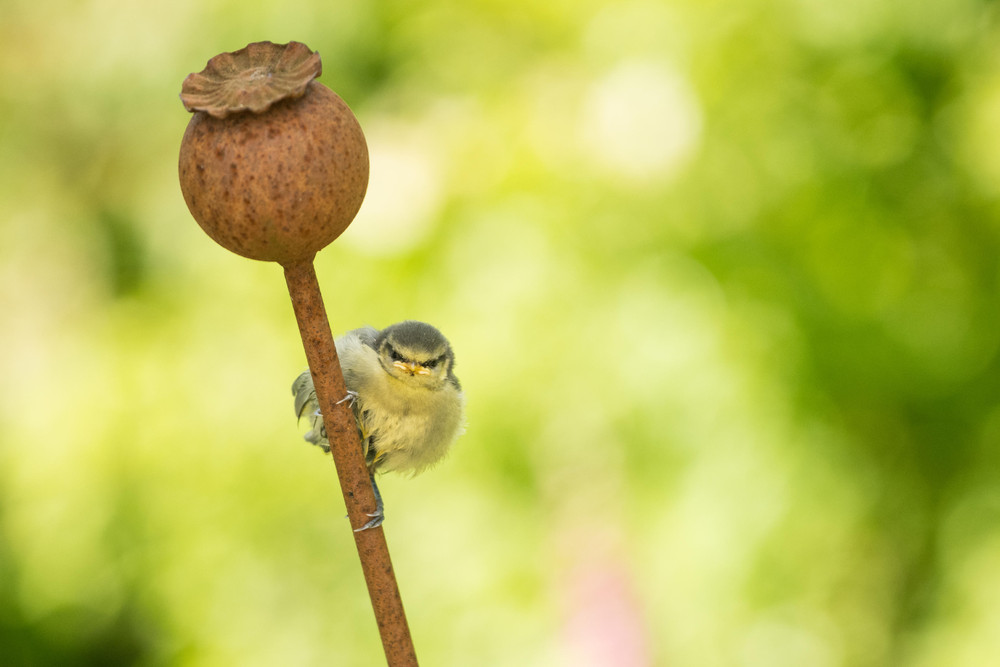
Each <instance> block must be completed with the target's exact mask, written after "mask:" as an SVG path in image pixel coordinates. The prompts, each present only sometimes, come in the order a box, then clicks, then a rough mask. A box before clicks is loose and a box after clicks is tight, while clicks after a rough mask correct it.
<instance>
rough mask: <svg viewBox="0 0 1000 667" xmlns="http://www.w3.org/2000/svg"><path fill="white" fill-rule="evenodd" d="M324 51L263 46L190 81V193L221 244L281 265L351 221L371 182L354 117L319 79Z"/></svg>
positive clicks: (183, 157) (185, 170) (213, 63)
mask: <svg viewBox="0 0 1000 667" xmlns="http://www.w3.org/2000/svg"><path fill="white" fill-rule="evenodd" d="M321 71H322V66H321V64H320V59H319V54H318V53H316V52H313V51H310V50H309V48H308V47H307V46H305V45H304V44H301V43H299V42H291V43H289V44H282V45H279V44H273V43H271V42H256V43H253V44H250V45H248V46H246V47H245V48H243V49H240V50H239V51H235V52H233V53H223V54H220V55H218V56H216V57H214V58H212V59H211V60H209V61H208V64H207V66H206V67H205V69H204V70H203V71H201V72H199V73H196V74H191V75H190V76H188V77H187V79H185V81H184V85H183V87H182V92H181V100H182V101H183V102H184V106H185V107H186V108H187V109H188V110H189V111H192V112H193V113H194V116H193V117H192V118H191V121H190V122H189V123H188V126H187V130H186V131H185V132H184V138H183V140H182V141H181V150H180V160H179V172H180V184H181V191H182V192H183V194H184V201H185V202H186V203H187V206H188V209H189V210H190V211H191V215H192V216H194V219H195V220H196V221H197V222H198V224H199V225H200V226H201V228H202V229H204V230H205V232H206V233H207V234H208V235H209V236H210V237H212V239H214V240H215V241H216V242H217V243H219V244H220V245H222V246H223V247H225V248H228V249H229V250H231V251H233V252H235V253H237V254H239V255H242V256H244V257H249V258H251V259H259V260H267V261H274V262H278V263H280V264H282V265H285V266H287V265H289V264H294V263H296V262H301V261H305V260H309V259H311V258H312V256H313V255H315V254H316V252H318V251H319V250H321V249H322V248H324V247H325V246H326V245H328V244H329V243H330V242H332V241H333V240H334V239H336V238H337V237H338V236H340V234H341V233H343V231H344V230H345V229H347V226H348V225H350V224H351V221H352V220H353V219H354V216H355V215H357V212H358V209H359V208H360V207H361V202H362V200H363V199H364V196H365V190H366V189H367V186H368V148H367V145H366V144H365V137H364V134H363V133H362V131H361V126H360V125H359V124H358V121H357V119H356V118H355V117H354V114H353V113H352V112H351V110H350V108H348V106H347V104H346V103H344V101H343V100H342V99H340V97H338V96H337V94H336V93H334V92H333V91H331V90H330V89H329V88H327V87H326V86H324V85H322V84H321V83H319V82H317V81H314V80H313V79H315V78H316V77H317V76H318V75H319V74H320V72H321Z"/></svg>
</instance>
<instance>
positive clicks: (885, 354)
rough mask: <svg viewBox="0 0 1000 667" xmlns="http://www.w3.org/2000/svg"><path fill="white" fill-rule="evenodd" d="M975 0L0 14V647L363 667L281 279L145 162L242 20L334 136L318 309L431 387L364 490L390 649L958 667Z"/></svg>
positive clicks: (9, 5) (977, 461)
mask: <svg viewBox="0 0 1000 667" xmlns="http://www.w3.org/2000/svg"><path fill="white" fill-rule="evenodd" d="M997 12H998V10H997V7H996V3H990V2H983V1H975V0H930V1H929V2H924V3H909V4H908V3H901V2H889V1H888V0H881V1H875V2H871V1H870V0H846V2H837V3H832V4H831V3H827V2H820V1H819V0H784V1H779V2H764V1H763V0H759V1H758V0H748V1H747V2H741V3H723V2H707V3H705V2H694V1H683V0H677V1H674V2H655V1H652V0H626V1H625V2H620V3H601V2H594V1H591V0H578V1H576V2H567V1H565V0H553V1H550V2H545V3H528V2H511V1H508V0H504V1H500V0H473V1H466V2H454V1H447V0H431V1H429V2H424V3H408V2H402V1H399V0H388V1H381V2H374V3H328V2H320V1H300V2H298V3H294V4H288V3H278V2H263V1H247V0H243V1H242V2H235V1H229V2H226V1H214V0H210V1H207V2H199V3H195V2H189V1H186V0H179V1H175V2H172V3H162V4H161V5H158V6H155V7H153V6H147V5H146V3H134V2H125V1H124V0H102V1H100V2H97V1H93V2H69V1H54V2H47V3H40V2H27V1H26V0H4V1H3V4H2V5H0V73H2V76H3V84H2V86H0V298H2V301H0V304H2V316H0V317H2V320H0V377H2V378H3V381H2V385H0V388H2V389H0V391H2V394H0V663H2V664H4V665H329V664H337V665H375V664H379V663H380V662H381V661H382V653H381V646H380V644H379V640H378V634H377V632H376V628H375V624H374V620H373V616H372V613H371V610H370V607H369V603H368V599H367V596H366V591H365V588H364V583H363V580H362V577H361V573H360V568H359V565H358V562H357V556H356V552H355V549H354V545H353V540H352V537H351V535H350V532H349V530H348V526H347V523H346V522H345V521H344V519H343V518H342V517H343V514H344V509H343V501H342V499H341V497H340V491H339V489H338V487H337V485H336V477H335V472H334V469H333V466H332V463H331V462H330V460H329V459H328V458H327V457H324V456H323V455H321V454H320V453H319V452H318V451H316V450H315V449H312V448H310V447H308V446H306V445H305V444H303V443H302V441H301V438H300V436H301V433H302V431H303V430H304V428H296V424H295V420H294V415H293V410H292V403H291V395H290V392H289V386H290V383H291V381H292V379H293V378H294V377H295V375H296V374H297V373H298V372H299V371H300V370H301V369H302V368H303V367H304V363H305V362H304V355H303V353H302V348H301V342H300V341H299V339H298V334H297V330H296V327H295V323H294V320H293V317H292V312H291V307H290V305H289V302H288V297H287V292H286V290H285V285H284V281H283V278H282V275H281V271H280V269H279V268H278V267H277V266H274V265H270V264H264V263H257V262H252V261H249V260H245V259H242V258H239V257H237V256H235V255H232V254H230V253H228V252H227V251H225V250H223V249H221V248H220V247H218V246H216V245H215V244H214V243H213V242H211V241H210V240H209V239H208V237H207V236H205V235H204V234H203V233H202V232H201V230H200V229H199V228H198V226H197V225H196V224H195V223H194V221H193V220H192V219H191V217H190V215H189V213H188V211H187V210H186V207H185V205H184V202H183V199H182V197H181V194H180V190H179V186H178V183H177V166H176V164H177V151H178V147H179V143H180V139H181V135H182V133H183V131H184V128H185V125H186V123H187V122H188V119H189V114H187V113H186V112H185V111H184V109H183V106H182V105H181V103H180V101H179V99H178V94H179V92H180V87H181V82H182V81H183V79H184V77H185V76H186V75H187V74H188V73H189V72H192V71H198V70H200V69H202V68H203V67H204V65H205V62H206V61H207V60H208V58H209V57H211V56H213V55H215V54H217V53H219V52H222V51H231V50H235V49H238V48H240V47H242V46H244V45H245V44H246V43H248V42H251V41H258V40H264V39H269V40H272V41H276V42H285V41H289V40H299V41H303V42H305V43H306V44H308V45H309V46H310V47H311V48H313V49H317V50H318V51H319V52H320V53H321V55H322V57H323V69H324V72H323V75H322V78H321V79H320V80H321V81H322V82H323V83H325V84H326V85H327V86H329V87H331V88H333V89H334V90H336V91H337V92H338V93H339V94H340V95H341V96H342V97H343V98H344V99H345V100H346V101H347V102H348V104H350V105H351V107H352V108H353V109H354V111H355V113H356V114H357V116H358V118H359V119H360V121H361V124H362V126H363V127H364V128H365V131H366V134H367V137H368V141H369V145H370V149H371V157H372V175H371V184H370V188H369V195H368V198H367V200H366V202H365V204H364V206H363V207H362V212H361V214H360V216H359V217H358V219H357V221H356V222H355V223H354V225H353V226H352V227H351V228H350V229H349V230H348V232H347V233H345V235H344V236H343V237H342V239H341V240H339V241H337V242H336V243H335V244H334V245H333V246H331V247H330V248H328V249H327V250H325V251H324V252H323V253H321V254H320V255H319V257H318V258H317V272H318V274H319V277H320V282H321V284H322V286H323V289H324V294H325V297H326V299H327V308H328V311H329V314H330V317H331V320H332V325H333V328H334V330H335V331H343V330H345V329H348V328H353V327H356V326H360V325H362V324H366V323H367V324H372V325H374V326H379V327H380V326H385V325H386V324H389V323H391V322H394V321H397V320H401V319H405V318H419V319H424V320H427V321H429V322H432V323H434V324H436V325H437V326H439V327H440V328H441V329H442V330H444V331H445V332H446V334H447V335H448V336H449V337H450V338H451V340H452V342H453V344H454V345H455V348H456V350H457V355H458V367H457V370H458V374H459V376H460V377H461V378H462V381H463V384H464V386H465V388H466V391H467V394H468V397H469V410H468V422H469V423H468V432H467V434H466V435H465V436H464V437H463V438H462V439H461V440H460V441H459V443H458V445H457V446H456V448H455V450H454V451H453V453H452V455H451V456H450V457H449V458H448V459H447V460H446V461H445V462H444V463H443V464H441V465H440V466H438V467H437V468H436V469H435V470H433V471H431V472H428V473H426V474H424V475H422V476H420V477H417V478H415V479H413V480H407V479H403V478H397V477H393V476H387V477H384V478H383V481H382V490H383V493H384V495H385V498H386V502H387V516H388V519H387V522H386V534H387V537H388V540H389V544H390V548H391V550H392V554H393V559H394V562H395V565H396V570H397V575H398V577H399V581H400V585H401V588H402V592H403V598H404V601H405V604H406V608H407V611H408V615H409V618H410V624H411V628H412V631H413V635H414V639H415V643H416V647H417V651H418V654H419V655H420V656H421V659H422V662H423V663H424V664H426V665H501V666H503V665H584V666H591V665H592V666H606V665H615V666H625V667H633V666H642V665H684V666H688V665H690V666H694V667H702V666H716V665H718V666H729V665H736V666H747V667H757V666H760V667H773V666H777V667H784V666H789V667H791V666H796V667H799V666H819V667H829V666H836V665H850V666H855V665H858V666H877V665H904V666H907V667H937V666H952V665H955V666H957V665H985V664H989V663H990V661H991V660H994V659H995V657H996V655H997V654H998V652H1000V612H998V611H997V600H998V599H1000V531H998V529H997V526H998V525H1000V524H998V521H1000V487H998V482H1000V479H998V478H1000V467H998V464H1000V452H998V445H1000V401H998V398H997V397H998V395H1000V360H998V355H997V351H998V344H1000V317H998V313H1000V289H998V288H1000V264H998V251H1000V208H998V202H1000V122H998V121H1000V46H998V44H1000V41H998V39H1000V16H998V13H997Z"/></svg>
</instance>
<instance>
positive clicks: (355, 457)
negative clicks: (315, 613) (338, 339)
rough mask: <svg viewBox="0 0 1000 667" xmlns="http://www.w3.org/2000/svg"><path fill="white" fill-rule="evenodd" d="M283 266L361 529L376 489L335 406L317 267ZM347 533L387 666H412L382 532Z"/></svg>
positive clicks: (351, 427)
mask: <svg viewBox="0 0 1000 667" xmlns="http://www.w3.org/2000/svg"><path fill="white" fill-rule="evenodd" d="M284 269H285V282H286V283H288V294H289V295H290V296H291V298H292V308H293V309H294V310H295V319H296V321H297V322H298V325H299V333H300V334H301V335H302V345H303V347H304V348H305V352H306V359H307V360H308V362H309V369H310V370H311V371H312V377H313V383H314V384H315V386H316V399H317V400H318V401H319V406H320V412H321V413H322V414H323V423H324V425H325V426H326V434H327V437H328V438H329V440H330V452H331V454H333V462H334V464H335V465H336V468H337V476H338V477H339V478H340V488H341V490H342V491H343V493H344V502H345V504H346V505H347V516H348V518H349V519H350V525H351V527H352V528H353V527H360V526H363V525H364V524H365V523H367V522H368V519H369V517H368V513H369V512H374V511H375V493H374V491H373V490H372V485H371V482H370V480H369V476H368V469H367V468H366V467H365V461H364V456H363V454H362V450H361V440H360V438H359V436H358V429H357V425H356V423H355V420H354V413H353V412H352V410H351V407H350V405H349V403H348V402H341V403H340V404H338V401H340V400H341V399H342V398H344V397H345V396H346V395H347V388H346V386H345V385H344V375H343V372H342V371H341V368H340V361H339V359H338V358H337V348H336V346H335V345H334V342H333V333H332V332H331V330H330V323H329V321H328V320H327V317H326V308H325V307H324V306H323V296H322V295H321V294H320V291H319V282H318V281H317V279H316V271H315V269H314V268H313V263H312V258H310V259H308V260H306V261H303V262H299V263H295V264H289V265H287V266H285V267H284ZM352 534H353V535H354V541H355V544H356V545H357V548H358V556H359V558H360V559H361V569H362V570H363V571H364V575H365V582H366V583H367V584H368V595H369V597H371V601H372V608H373V610H374V611H375V620H376V622H377V623H378V629H379V634H380V635H381V637H382V647H383V648H384V649H385V657H386V662H387V663H388V665H389V666H390V667H397V666H400V667H402V666H410V665H414V666H415V665H416V664H417V655H416V652H415V651H414V648H413V640H412V638H411V637H410V629H409V626H408V625H407V623H406V614H405V613H404V612H403V600H402V598H401V597H400V595H399V586H398V585H397V583H396V575H395V573H394V572H393V569H392V561H391V560H390V558H389V546H388V545H387V544H386V541H385V533H384V532H383V530H382V527H381V526H379V527H376V528H369V529H367V530H362V531H361V532H357V533H352Z"/></svg>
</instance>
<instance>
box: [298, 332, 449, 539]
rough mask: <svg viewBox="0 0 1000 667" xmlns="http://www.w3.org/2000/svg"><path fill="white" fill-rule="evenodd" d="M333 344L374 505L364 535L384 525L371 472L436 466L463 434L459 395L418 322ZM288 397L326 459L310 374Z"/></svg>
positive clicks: (437, 340) (445, 355) (431, 335)
mask: <svg viewBox="0 0 1000 667" xmlns="http://www.w3.org/2000/svg"><path fill="white" fill-rule="evenodd" d="M335 343H336V346H337V355H338V356H339V357H340V365H341V368H342V369H343V371H344V384H346V385H347V390H348V396H347V397H345V400H350V401H351V404H352V409H353V411H354V418H355V420H356V421H357V424H358V432H359V433H360V435H361V446H362V448H363V449H364V455H365V463H366V464H367V466H368V474H369V475H370V476H371V481H372V488H373V490H374V491H375V499H376V501H377V507H376V510H375V513H374V514H372V515H371V517H372V518H371V521H369V522H368V523H366V524H365V525H364V526H362V527H361V528H358V529H357V530H365V529H367V528H374V527H375V526H378V525H381V523H382V521H383V520H384V518H385V514H384V512H383V505H382V496H381V494H380V493H379V490H378V485H377V484H376V483H375V473H383V472H393V471H396V472H404V473H410V474H411V475H415V474H417V473H419V472H422V471H423V470H425V469H426V468H427V467H429V466H431V465H433V464H434V463H437V462H438V461H440V460H441V458H443V457H444V455H445V454H446V453H447V452H448V449H449V448H450V447H451V445H452V443H454V442H455V439H456V438H458V436H459V435H461V434H462V432H463V431H464V425H465V394H463V393H462V385H461V384H460V383H459V381H458V378H457V377H455V372H454V367H455V355H454V353H453V352H452V349H451V345H450V344H449V343H448V339H446V338H445V337H444V336H443V335H442V334H441V332H440V331H438V330H437V329H435V328H434V327H432V326H431V325H429V324H425V323H424V322H417V321H415V320H407V321H405V322H399V323H397V324H393V325H391V326H388V327H386V328H385V329H382V330H381V331H378V330H376V329H374V328H372V327H362V328H360V329H354V330H353V331H348V332H347V333H346V334H344V335H343V336H341V337H340V338H337V340H336V341H335ZM292 394H293V395H294V396H295V414H296V415H297V416H298V417H299V418H300V419H301V418H302V417H303V416H308V417H309V419H310V420H311V424H312V429H311V430H310V431H309V432H308V433H306V435H305V439H306V440H307V441H309V442H311V443H313V444H314V445H317V446H319V447H322V448H323V451H325V452H329V451H330V442H329V440H328V439H327V437H326V429H325V428H324V426H323V415H322V414H320V411H319V404H318V402H317V400H316V389H315V388H314V387H313V380H312V375H311V374H310V372H309V371H308V370H306V371H304V372H303V373H302V374H301V375H299V377H298V378H296V380H295V382H294V383H292Z"/></svg>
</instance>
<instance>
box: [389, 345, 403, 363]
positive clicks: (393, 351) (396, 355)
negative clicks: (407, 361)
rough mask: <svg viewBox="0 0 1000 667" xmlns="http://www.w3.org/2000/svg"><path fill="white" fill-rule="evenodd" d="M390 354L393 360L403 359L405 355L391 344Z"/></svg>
mask: <svg viewBox="0 0 1000 667" xmlns="http://www.w3.org/2000/svg"><path fill="white" fill-rule="evenodd" d="M389 356H391V357H392V360H393V361H403V355H401V354H400V353H399V352H397V351H396V348H394V347H392V346H391V345H390V346H389Z"/></svg>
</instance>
